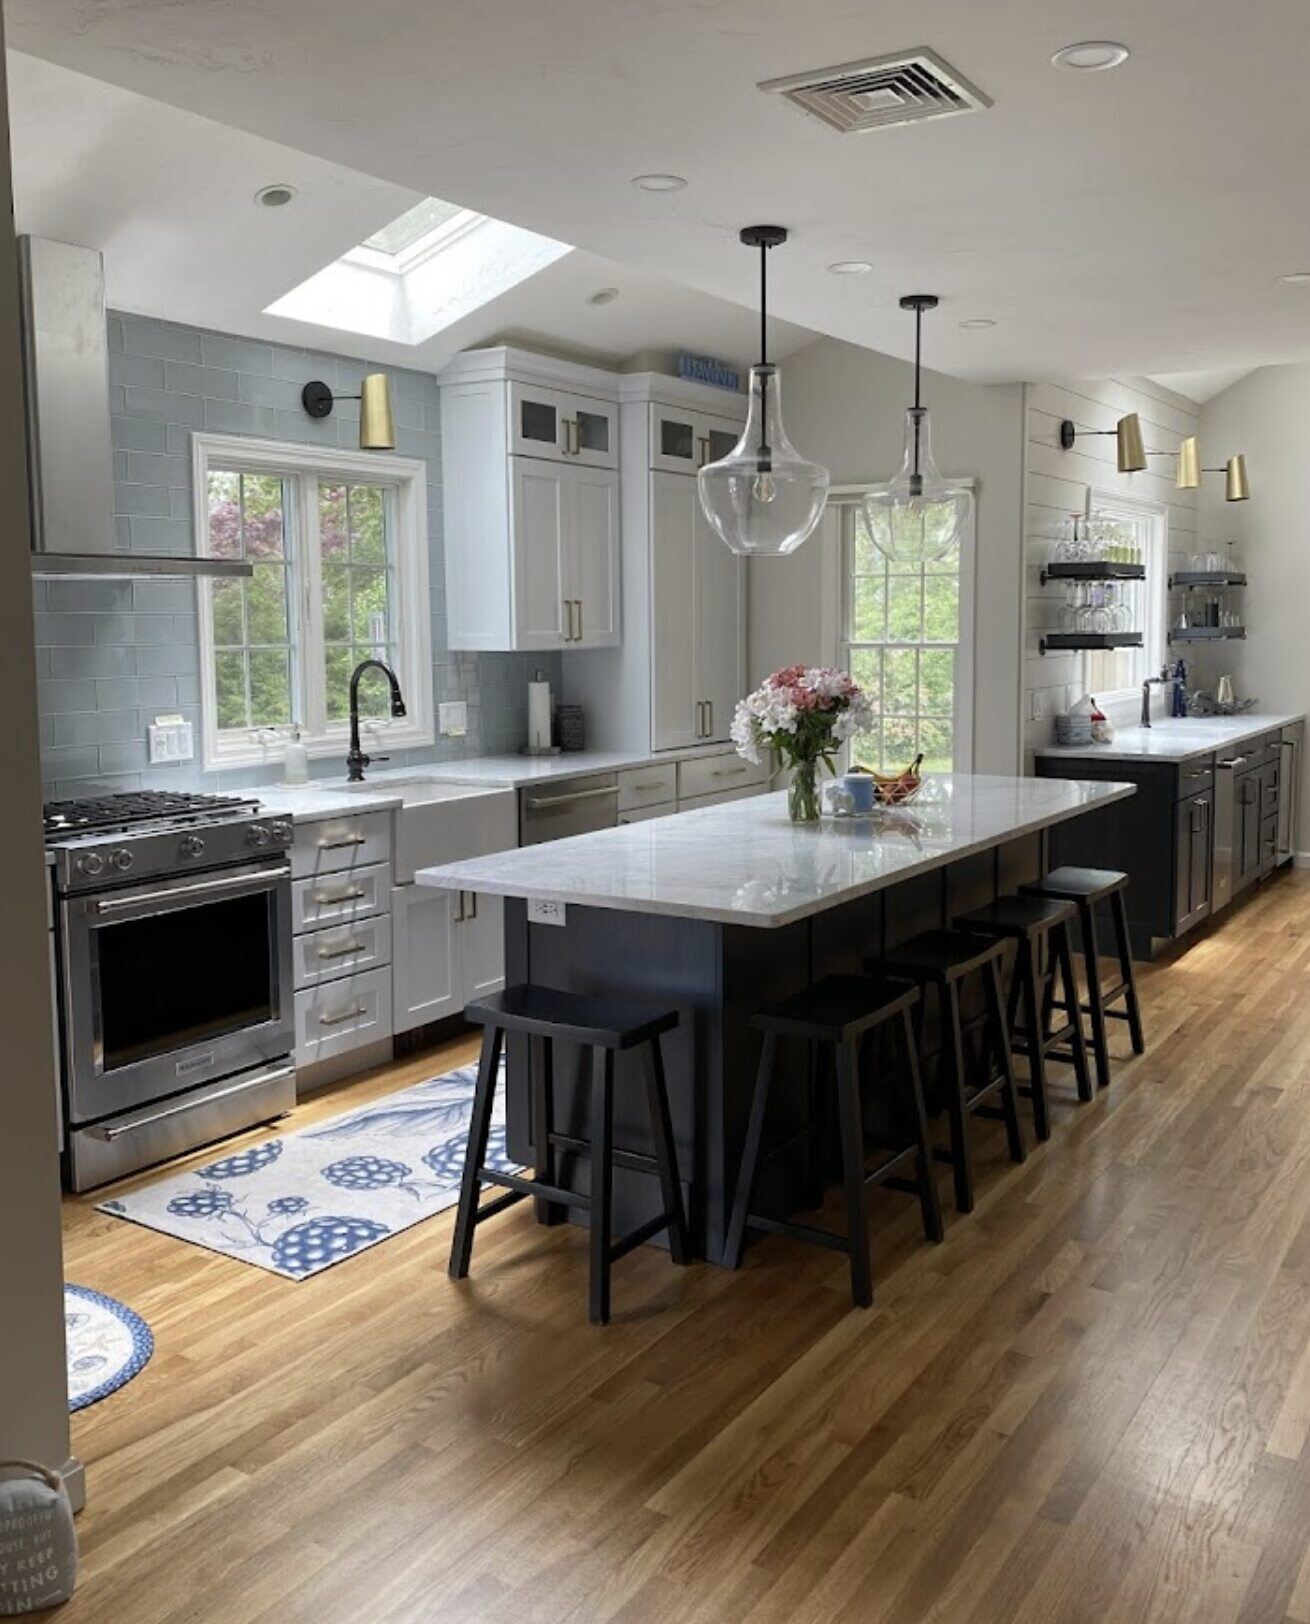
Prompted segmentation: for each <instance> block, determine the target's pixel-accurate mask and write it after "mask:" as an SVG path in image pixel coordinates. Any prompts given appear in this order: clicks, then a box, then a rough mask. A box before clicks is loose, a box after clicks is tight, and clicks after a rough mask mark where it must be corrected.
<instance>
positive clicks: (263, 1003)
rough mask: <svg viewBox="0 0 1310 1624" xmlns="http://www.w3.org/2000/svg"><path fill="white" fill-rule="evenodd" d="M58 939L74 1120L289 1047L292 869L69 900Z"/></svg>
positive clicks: (247, 870)
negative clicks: (59, 942) (59, 938)
mask: <svg viewBox="0 0 1310 1624" xmlns="http://www.w3.org/2000/svg"><path fill="white" fill-rule="evenodd" d="M60 936H61V944H60V946H61V959H62V964H61V975H62V979H63V994H64V1012H65V1021H64V1027H65V1031H64V1051H65V1062H66V1065H65V1076H66V1078H67V1086H68V1105H69V1117H70V1120H71V1121H72V1122H74V1123H82V1122H95V1121H98V1120H99V1119H100V1118H102V1117H106V1116H109V1115H111V1114H112V1113H114V1112H116V1111H123V1110H127V1109H129V1108H130V1107H132V1106H136V1105H143V1104H145V1103H147V1102H149V1101H151V1100H157V1099H161V1098H163V1097H165V1096H167V1095H169V1094H175V1093H178V1092H179V1091H180V1090H182V1089H185V1088H191V1087H193V1086H195V1085H197V1084H200V1083H208V1082H211V1081H213V1080H214V1079H215V1078H219V1077H226V1076H229V1075H231V1074H232V1073H234V1072H238V1071H243V1070H246V1069H248V1068H249V1067H251V1066H257V1065H259V1064H261V1063H262V1062H264V1061H268V1060H276V1059H279V1058H280V1057H282V1056H285V1055H287V1054H289V1053H290V1051H291V1048H292V1044H293V1041H294V1026H295V1014H294V1005H293V1001H292V979H291V975H292V972H291V870H290V867H289V865H288V864H287V863H286V862H285V861H280V862H278V863H276V864H272V865H269V864H265V865H262V866H260V867H253V866H243V867H242V868H240V869H238V870H235V871H230V872H227V873H217V874H212V875H210V876H208V877H204V878H200V877H195V876H188V877H187V878H185V879H180V878H179V879H177V880H164V881H156V882H154V883H152V884H142V885H138V886H131V887H126V888H124V889H122V890H116V891H108V892H101V893H99V894H98V895H94V896H86V897H66V898H65V899H64V900H63V902H62V903H61V904H60Z"/></svg>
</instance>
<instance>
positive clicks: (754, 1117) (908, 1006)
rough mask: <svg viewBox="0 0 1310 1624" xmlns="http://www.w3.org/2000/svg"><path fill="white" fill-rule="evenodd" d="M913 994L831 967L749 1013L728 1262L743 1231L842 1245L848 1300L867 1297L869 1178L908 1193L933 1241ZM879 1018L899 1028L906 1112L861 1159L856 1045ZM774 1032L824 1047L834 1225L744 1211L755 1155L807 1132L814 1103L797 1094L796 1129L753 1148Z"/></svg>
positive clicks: (736, 1258)
mask: <svg viewBox="0 0 1310 1624" xmlns="http://www.w3.org/2000/svg"><path fill="white" fill-rule="evenodd" d="M918 998H919V994H918V991H917V989H916V988H914V987H907V986H904V985H899V986H895V985H891V984H889V983H888V982H885V981H879V980H874V979H872V978H870V977H868V976H848V975H834V976H828V977H827V978H826V979H825V980H823V981H820V982H818V983H817V985H815V986H814V987H812V988H810V989H808V990H807V991H805V992H800V993H797V994H795V996H793V997H791V998H787V999H785V1000H783V1001H782V1002H781V1003H779V1004H776V1005H774V1006H773V1007H772V1008H771V1009H765V1010H761V1011H760V1012H759V1013H758V1014H756V1015H753V1016H752V1017H751V1025H752V1026H754V1027H755V1028H756V1029H757V1030H758V1031H760V1032H763V1034H764V1045H763V1048H762V1050H761V1053H760V1065H759V1071H758V1072H757V1074H756V1079H755V1093H754V1096H753V1098H752V1100H751V1110H750V1119H749V1121H748V1123H747V1127H746V1141H745V1145H744V1146H743V1149H742V1158H741V1170H740V1172H739V1173H738V1176H737V1188H736V1192H735V1195H734V1198H733V1205H732V1217H731V1220H730V1222H729V1225H728V1236H727V1242H726V1244H725V1247H724V1253H725V1261H726V1262H727V1264H728V1266H729V1267H730V1268H734V1269H735V1268H737V1267H738V1265H739V1264H740V1263H741V1255H742V1248H743V1246H744V1244H745V1238H746V1232H747V1230H750V1229H756V1230H766V1231H769V1232H771V1233H774V1234H779V1235H789V1236H790V1237H791V1238H792V1239H793V1240H800V1241H808V1242H810V1243H811V1244H814V1245H818V1246H826V1247H829V1248H831V1249H832V1250H834V1251H838V1252H845V1253H846V1254H847V1256H848V1257H849V1258H850V1268H851V1297H852V1299H853V1300H854V1302H855V1303H856V1305H857V1306H858V1307H861V1308H867V1307H868V1306H869V1305H870V1304H871V1303H872V1301H873V1266H872V1261H871V1258H870V1249H869V1201H868V1192H869V1190H870V1188H871V1187H872V1186H874V1185H880V1184H881V1185H886V1186H887V1187H888V1188H889V1189H894V1190H903V1191H905V1192H907V1193H908V1194H912V1195H917V1196H918V1198H919V1205H920V1209H921V1212H922V1216H923V1229H924V1234H925V1235H926V1236H927V1237H928V1239H929V1240H931V1241H940V1240H941V1238H942V1215H941V1207H940V1206H939V1204H938V1199H937V1186H936V1182H935V1179H934V1177H933V1169H932V1160H931V1153H932V1145H931V1141H930V1140H929V1137H928V1116H927V1111H926V1109H925V1106H924V1099H923V1083H922V1079H921V1077H920V1075H919V1055H918V1044H917V1041H916V1037H915V1031H914V1026H913V1023H912V1021H911V1018H910V1011H911V1010H912V1008H913V1007H914V1005H915V1004H916V1003H917V1002H918ZM889 1023H893V1024H894V1026H895V1027H896V1028H899V1031H900V1034H901V1037H902V1040H903V1045H904V1059H905V1069H904V1072H903V1073H902V1080H901V1088H902V1100H903V1104H904V1106H905V1110H904V1113H903V1114H904V1115H905V1117H906V1119H907V1120H908V1124H909V1133H910V1137H909V1140H908V1142H907V1143H905V1144H901V1145H896V1146H892V1147H885V1148H886V1149H887V1154H886V1155H885V1156H884V1157H883V1159H882V1160H881V1161H879V1162H878V1163H877V1164H876V1165H875V1166H874V1167H872V1168H869V1166H868V1165H867V1158H866V1149H865V1138H864V1114H863V1106H862V1103H861V1097H860V1064H859V1053H860V1044H861V1041H862V1040H863V1039H864V1038H865V1037H866V1036H867V1035H868V1034H870V1033H872V1032H874V1031H876V1030H877V1029H878V1028H879V1027H882V1026H885V1025H888V1024H889ZM784 1038H787V1039H794V1038H799V1039H802V1040H804V1041H806V1042H808V1043H809V1044H811V1045H812V1046H819V1047H821V1048H823V1047H826V1048H827V1049H828V1050H830V1051H831V1054H832V1058H833V1069H834V1072H835V1076H836V1087H837V1115H838V1121H839V1123H840V1128H841V1149H842V1180H843V1185H844V1189H845V1200H846V1230H845V1233H844V1234H834V1233H833V1232H832V1231H830V1230H826V1229H817V1228H814V1227H812V1226H811V1225H808V1224H798V1223H793V1222H792V1221H790V1220H789V1219H781V1218H771V1217H767V1216H765V1215H764V1214H762V1213H758V1212H752V1211H751V1203H752V1201H753V1199H754V1196H755V1184H756V1177H757V1175H758V1172H759V1168H760V1163H761V1161H762V1160H767V1159H768V1158H769V1157H770V1156H776V1155H777V1154H778V1153H779V1152H780V1151H783V1150H786V1149H788V1148H790V1147H791V1146H792V1145H793V1144H795V1143H796V1142H797V1140H798V1139H802V1138H804V1139H812V1138H813V1136H814V1134H815V1133H816V1131H817V1122H816V1120H815V1118H814V1106H815V1103H816V1102H815V1100H814V1098H813V1096H812V1095H811V1096H810V1097H809V1099H808V1101H807V1107H808V1110H809V1111H810V1113H811V1120H810V1121H808V1122H807V1124H806V1127H805V1128H804V1129H803V1130H802V1132H801V1133H800V1134H799V1135H797V1134H793V1135H792V1136H791V1137H790V1138H788V1139H786V1140H784V1141H783V1142H782V1143H780V1144H778V1145H775V1146H773V1147H772V1148H771V1149H770V1150H768V1151H766V1152H764V1154H763V1156H762V1155H761V1149H760V1146H761V1141H762V1139H763V1136H764V1118H765V1112H766V1110H767V1108H768V1103H769V1094H770V1090H771V1089H772V1087H773V1085H774V1072H775V1068H776V1063H777V1055H778V1044H779V1042H780V1041H781V1040H782V1039H784ZM910 1167H912V1168H913V1170H914V1177H913V1179H912V1180H911V1179H906V1178H903V1177H902V1176H901V1171H902V1169H906V1168H910Z"/></svg>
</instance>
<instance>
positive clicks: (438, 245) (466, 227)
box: [341, 209, 487, 277]
mask: <svg viewBox="0 0 1310 1624" xmlns="http://www.w3.org/2000/svg"><path fill="white" fill-rule="evenodd" d="M486 224H487V216H486V215H485V214H479V213H478V212H477V211H476V210H475V209H465V210H463V212H462V213H460V214H453V215H451V217H450V219H449V220H443V221H442V223H441V224H440V225H439V226H434V227H433V228H432V230H431V231H428V232H425V233H424V235H423V236H421V237H420V238H419V239H418V241H417V242H412V243H410V245H409V247H408V248H402V249H401V250H400V252H399V253H398V254H388V253H387V252H386V250H385V249H383V248H370V247H368V245H367V244H366V243H360V244H359V245H358V247H355V248H351V249H348V250H347V251H346V252H345V253H344V254H342V256H341V257H342V259H345V260H349V261H350V263H351V264H352V265H362V266H363V267H364V268H365V269H366V270H370V271H385V272H387V273H388V274H389V275H391V276H399V277H406V276H408V275H409V273H410V272H411V271H416V270H417V269H418V268H419V266H420V265H426V264H427V262H428V260H430V259H431V258H432V257H433V255H434V254H440V253H444V252H445V250H446V249H447V248H453V247H454V245H455V244H456V243H457V242H459V241H461V240H462V239H463V238H464V237H468V236H471V235H472V233H473V232H475V231H479V230H481V228H482V227H483V226H485V225H486Z"/></svg>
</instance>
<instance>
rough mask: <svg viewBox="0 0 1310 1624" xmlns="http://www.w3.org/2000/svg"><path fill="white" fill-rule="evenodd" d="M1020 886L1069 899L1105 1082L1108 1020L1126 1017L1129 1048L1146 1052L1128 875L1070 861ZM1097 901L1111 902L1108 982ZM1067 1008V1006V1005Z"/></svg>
mask: <svg viewBox="0 0 1310 1624" xmlns="http://www.w3.org/2000/svg"><path fill="white" fill-rule="evenodd" d="M1019 889H1020V891H1021V892H1022V893H1024V895H1026V896H1038V897H1055V898H1057V899H1058V900H1060V901H1064V902H1072V903H1073V905H1074V907H1075V908H1077V910H1078V932H1079V935H1080V936H1081V937H1082V943H1083V966H1084V970H1085V973H1086V978H1087V1001H1086V1003H1085V1004H1083V1006H1082V1009H1083V1012H1084V1013H1085V1014H1086V1016H1087V1019H1088V1024H1089V1026H1090V1028H1091V1034H1092V1053H1093V1054H1094V1055H1095V1057H1096V1085H1097V1087H1098V1088H1108V1087H1109V1086H1110V1046H1109V1044H1108V1043H1107V1041H1106V1035H1105V1023H1106V1021H1107V1020H1111V1021H1127V1022H1128V1032H1129V1036H1130V1037H1131V1038H1132V1044H1133V1053H1134V1054H1145V1053H1146V1039H1145V1037H1144V1036H1143V1032H1142V1014H1141V1008H1140V1006H1139V1004H1138V1002H1137V982H1136V980H1135V978H1134V975H1133V952H1132V944H1131V941H1130V939H1129V935H1128V904H1127V897H1126V893H1127V891H1128V876H1127V874H1124V873H1123V872H1122V871H1121V870H1119V869H1117V868H1076V867H1073V866H1070V867H1066V868H1054V869H1052V870H1051V871H1050V873H1049V874H1044V875H1043V876H1042V878H1041V879H1040V880H1035V881H1033V882H1032V883H1031V884H1029V885H1021V886H1020V887H1019ZM1101 903H1109V905H1110V917H1111V921H1112V923H1113V927H1114V941H1115V953H1116V956H1117V958H1118V960H1119V980H1118V982H1117V983H1116V984H1115V985H1114V986H1113V987H1104V986H1102V984H1101V958H1100V946H1099V943H1098V941H1097V934H1096V933H1097V923H1096V910H1097V907H1098V906H1099V905H1100V904H1101ZM1120 999H1122V1000H1123V1004H1124V1007H1123V1008H1122V1009H1112V1008H1111V1005H1112V1004H1116V1003H1118V1002H1119V1000H1120ZM1057 1007H1060V1006H1059V1005H1057ZM1066 1013H1070V1011H1068V1010H1066Z"/></svg>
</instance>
